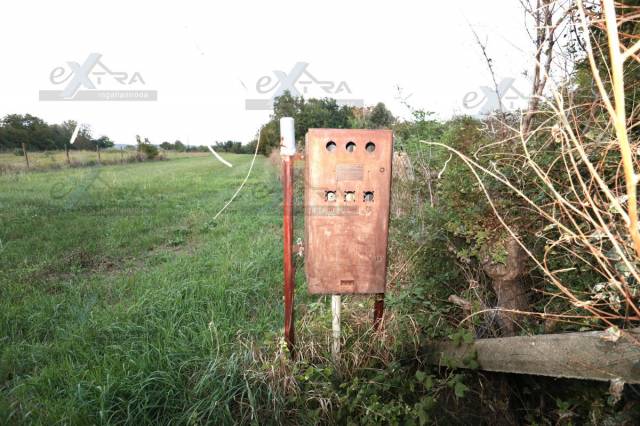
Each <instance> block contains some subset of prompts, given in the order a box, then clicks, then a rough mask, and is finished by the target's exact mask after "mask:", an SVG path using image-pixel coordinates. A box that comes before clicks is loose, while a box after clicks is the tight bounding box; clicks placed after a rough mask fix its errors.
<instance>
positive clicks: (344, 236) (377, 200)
mask: <svg viewBox="0 0 640 426" xmlns="http://www.w3.org/2000/svg"><path fill="white" fill-rule="evenodd" d="M305 149H306V155H305V157H306V158H305V180H306V182H305V244H306V249H305V269H306V275H307V285H308V289H309V292H310V293H312V294H373V293H384V291H385V280H386V271H387V237H388V227H389V200H390V189H391V159H392V153H393V134H392V132H391V131H390V130H352V129H349V130H347V129H309V132H308V133H307V136H306V148H305Z"/></svg>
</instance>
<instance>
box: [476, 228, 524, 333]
mask: <svg viewBox="0 0 640 426" xmlns="http://www.w3.org/2000/svg"><path fill="white" fill-rule="evenodd" d="M505 248H506V251H507V259H506V262H505V264H502V263H496V262H493V261H492V260H491V258H490V257H489V256H487V257H486V258H485V259H484V261H483V265H482V266H483V268H484V271H485V273H486V274H487V275H488V276H489V278H491V280H492V287H493V291H494V292H495V293H496V297H497V299H498V301H497V307H498V308H502V309H508V310H518V311H526V310H528V306H529V303H528V299H527V290H526V289H525V288H524V286H523V285H522V283H521V281H520V277H521V276H522V274H523V273H524V271H525V267H526V254H525V253H524V250H522V247H520V245H519V244H518V242H517V241H516V240H514V239H513V238H509V239H508V240H507V241H506V242H505ZM520 317H521V316H520V315H518V314H515V313H512V312H501V311H498V314H497V318H498V323H499V325H500V331H501V332H502V335H503V336H513V335H514V334H515V331H516V324H517V321H518V319H519V318H520Z"/></svg>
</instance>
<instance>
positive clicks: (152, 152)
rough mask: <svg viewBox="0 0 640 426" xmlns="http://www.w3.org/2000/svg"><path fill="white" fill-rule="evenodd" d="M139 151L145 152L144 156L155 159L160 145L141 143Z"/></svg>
mask: <svg viewBox="0 0 640 426" xmlns="http://www.w3.org/2000/svg"><path fill="white" fill-rule="evenodd" d="M138 152H139V153H140V154H143V156H144V158H146V159H149V160H153V159H155V158H156V157H157V156H158V154H159V151H158V147H156V146H155V145H152V144H150V143H139V144H138Z"/></svg>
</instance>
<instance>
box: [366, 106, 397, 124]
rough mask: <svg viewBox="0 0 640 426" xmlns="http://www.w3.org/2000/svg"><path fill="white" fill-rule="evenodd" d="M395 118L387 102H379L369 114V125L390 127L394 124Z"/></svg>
mask: <svg viewBox="0 0 640 426" xmlns="http://www.w3.org/2000/svg"><path fill="white" fill-rule="evenodd" d="M394 121H395V118H394V117H393V114H391V111H389V110H388V109H387V107H386V106H385V104H383V103H382V102H378V104H377V105H376V106H375V107H374V108H373V110H372V111H371V114H370V115H369V120H368V122H369V125H370V127H372V128H374V129H380V128H388V127H391V125H393V123H394Z"/></svg>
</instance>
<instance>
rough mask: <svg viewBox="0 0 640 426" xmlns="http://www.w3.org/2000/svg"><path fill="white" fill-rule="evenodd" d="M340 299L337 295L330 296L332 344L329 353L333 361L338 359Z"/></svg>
mask: <svg viewBox="0 0 640 426" xmlns="http://www.w3.org/2000/svg"><path fill="white" fill-rule="evenodd" d="M341 305H342V303H341V297H340V295H339V294H333V295H332V296H331V314H332V317H333V322H332V326H331V329H332V332H333V333H332V337H333V344H332V346H331V353H332V354H333V360H334V361H337V360H338V359H340V310H341Z"/></svg>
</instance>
